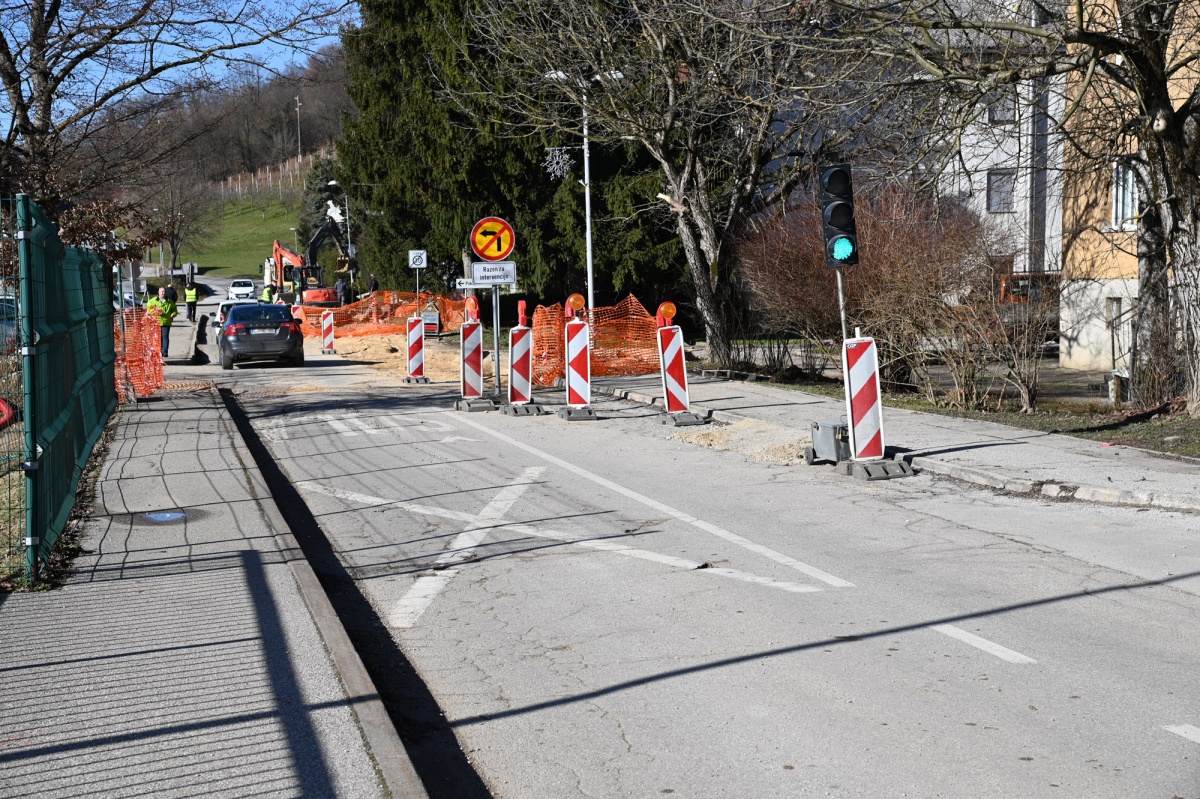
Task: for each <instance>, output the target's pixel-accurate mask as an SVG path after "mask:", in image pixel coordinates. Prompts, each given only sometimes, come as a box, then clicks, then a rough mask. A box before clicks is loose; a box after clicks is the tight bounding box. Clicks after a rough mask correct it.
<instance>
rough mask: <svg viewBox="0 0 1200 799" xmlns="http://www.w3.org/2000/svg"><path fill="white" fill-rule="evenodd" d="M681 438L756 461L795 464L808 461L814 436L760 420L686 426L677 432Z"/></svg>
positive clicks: (678, 437) (679, 438)
mask: <svg viewBox="0 0 1200 799" xmlns="http://www.w3.org/2000/svg"><path fill="white" fill-rule="evenodd" d="M675 438H676V440H678V441H686V442H687V443H689V444H695V445H696V446H698V447H708V448H709V449H715V450H717V451H718V452H736V453H737V454H739V455H741V456H743V457H745V458H748V459H749V460H752V461H759V462H761V463H778V464H783V465H785V466H795V465H798V464H800V463H803V462H804V448H805V447H806V446H808V444H809V442H810V437H809V436H808V435H806V434H804V433H801V432H799V431H797V430H796V429H795V428H793V427H782V426H780V425H775V424H771V423H769V422H763V421H759V420H758V419H744V420H742V421H740V422H736V423H734V424H731V425H722V426H720V427H716V426H705V427H686V428H683V429H680V430H676V431H675Z"/></svg>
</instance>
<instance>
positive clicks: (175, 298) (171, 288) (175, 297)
mask: <svg viewBox="0 0 1200 799" xmlns="http://www.w3.org/2000/svg"><path fill="white" fill-rule="evenodd" d="M167 299H168V300H170V301H171V302H176V303H177V302H179V292H178V291H176V290H175V281H173V280H172V281H171V282H170V283H167Z"/></svg>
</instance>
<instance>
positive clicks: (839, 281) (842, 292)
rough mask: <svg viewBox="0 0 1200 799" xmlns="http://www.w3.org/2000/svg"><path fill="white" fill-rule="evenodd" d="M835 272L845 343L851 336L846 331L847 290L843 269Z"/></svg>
mask: <svg viewBox="0 0 1200 799" xmlns="http://www.w3.org/2000/svg"><path fill="white" fill-rule="evenodd" d="M833 271H835V272H837V287H838V313H840V314H841V317H842V341H845V340H846V339H848V338H849V337H850V336H849V335H847V330H846V289H845V286H844V285H843V284H842V268H841V267H840V266H839V267H837V268H836V269H834V270H833Z"/></svg>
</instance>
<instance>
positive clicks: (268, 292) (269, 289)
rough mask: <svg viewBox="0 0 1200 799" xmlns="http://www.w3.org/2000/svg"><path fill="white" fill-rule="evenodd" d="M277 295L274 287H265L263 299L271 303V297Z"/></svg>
mask: <svg viewBox="0 0 1200 799" xmlns="http://www.w3.org/2000/svg"><path fill="white" fill-rule="evenodd" d="M274 293H275V287H274V286H263V293H262V298H263V299H264V300H266V301H267V302H270V301H271V295H272V294H274Z"/></svg>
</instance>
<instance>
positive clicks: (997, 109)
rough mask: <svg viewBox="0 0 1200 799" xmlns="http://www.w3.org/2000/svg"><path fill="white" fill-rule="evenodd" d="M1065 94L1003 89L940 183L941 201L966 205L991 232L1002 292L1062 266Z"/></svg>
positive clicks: (1035, 86) (1044, 86)
mask: <svg viewBox="0 0 1200 799" xmlns="http://www.w3.org/2000/svg"><path fill="white" fill-rule="evenodd" d="M1062 108H1063V98H1062V92H1061V91H1059V90H1056V89H1055V84H1053V83H1052V82H1051V79H1039V80H1035V81H1026V82H1024V83H1021V84H1019V85H1017V86H1010V87H1006V88H1005V89H1004V90H1002V91H998V92H997V93H996V94H994V95H993V96H992V97H990V98H988V100H987V102H986V103H984V104H982V105H981V106H980V107H979V108H978V109H977V110H978V113H977V115H976V117H975V119H974V120H973V121H971V122H970V123H969V124H968V125H967V126H966V127H965V129H964V130H963V135H962V138H961V143H960V145H959V148H958V150H957V152H955V153H953V154H952V155H953V158H952V159H951V160H950V161H949V162H948V164H947V166H946V168H945V169H944V170H943V171H942V174H941V176H940V177H939V180H938V191H939V192H940V193H941V194H942V195H943V196H951V197H956V198H958V199H960V200H962V201H963V202H965V203H966V204H967V206H968V207H969V208H971V209H972V210H973V211H974V212H975V213H976V214H977V215H978V216H979V217H980V218H981V219H983V220H984V221H985V222H986V224H987V226H988V229H989V231H990V233H991V236H990V238H989V246H990V248H991V252H990V255H991V262H992V265H993V268H994V270H995V272H996V278H997V286H999V284H1000V281H1001V279H1004V278H1009V279H1010V278H1011V277H1012V276H1014V275H1017V276H1019V275H1023V274H1029V273H1034V274H1040V273H1058V272H1060V270H1061V268H1062V241H1063V238H1062V232H1063V227H1062V220H1063V213H1062V197H1063V192H1062V158H1063V147H1062V141H1061V138H1060V137H1059V136H1057V135H1055V133H1054V131H1053V120H1054V119H1055V118H1058V117H1060V116H1061V113H1062Z"/></svg>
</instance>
